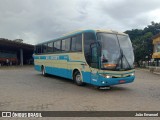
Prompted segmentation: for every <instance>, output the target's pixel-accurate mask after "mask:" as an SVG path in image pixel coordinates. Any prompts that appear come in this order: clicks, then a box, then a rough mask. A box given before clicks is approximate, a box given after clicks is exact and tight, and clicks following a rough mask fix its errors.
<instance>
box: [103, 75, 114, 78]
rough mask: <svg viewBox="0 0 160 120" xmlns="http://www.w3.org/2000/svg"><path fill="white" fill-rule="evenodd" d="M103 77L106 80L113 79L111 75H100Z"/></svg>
mask: <svg viewBox="0 0 160 120" xmlns="http://www.w3.org/2000/svg"><path fill="white" fill-rule="evenodd" d="M100 75H101V76H103V77H105V78H112V76H111V75H106V74H100Z"/></svg>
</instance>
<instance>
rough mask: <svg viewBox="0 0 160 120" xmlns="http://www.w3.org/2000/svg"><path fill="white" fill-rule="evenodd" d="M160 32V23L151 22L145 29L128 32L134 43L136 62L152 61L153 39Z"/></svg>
mask: <svg viewBox="0 0 160 120" xmlns="http://www.w3.org/2000/svg"><path fill="white" fill-rule="evenodd" d="M159 32H160V23H155V22H151V25H148V26H147V27H145V28H144V29H132V30H127V31H125V33H127V34H128V35H129V36H130V38H131V41H132V44H133V48H134V53H135V62H137V63H138V65H139V61H142V60H148V59H151V56H152V53H153V45H152V39H151V38H152V37H153V36H154V35H156V34H158V33H159Z"/></svg>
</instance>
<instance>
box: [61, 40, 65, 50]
mask: <svg viewBox="0 0 160 120" xmlns="http://www.w3.org/2000/svg"><path fill="white" fill-rule="evenodd" d="M65 46H66V40H62V51H66V49H65Z"/></svg>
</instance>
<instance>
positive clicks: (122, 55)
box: [116, 48, 131, 69]
mask: <svg viewBox="0 0 160 120" xmlns="http://www.w3.org/2000/svg"><path fill="white" fill-rule="evenodd" d="M120 53H121V55H120V57H119V58H118V62H117V63H118V65H119V62H120V60H121V69H123V57H124V58H125V60H126V62H127V64H128V66H129V69H131V65H130V64H129V62H128V60H127V58H126V56H125V55H124V53H123V50H122V48H120ZM118 65H117V67H118ZM117 67H116V68H117Z"/></svg>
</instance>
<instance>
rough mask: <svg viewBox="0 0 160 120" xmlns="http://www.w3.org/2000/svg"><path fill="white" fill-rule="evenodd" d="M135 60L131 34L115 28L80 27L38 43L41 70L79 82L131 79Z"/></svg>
mask: <svg viewBox="0 0 160 120" xmlns="http://www.w3.org/2000/svg"><path fill="white" fill-rule="evenodd" d="M133 63H134V53H133V48H132V44H131V41H130V38H129V36H128V35H127V34H125V33H120V32H116V31H112V30H79V31H76V32H73V33H70V34H67V35H64V36H62V37H60V38H57V39H53V40H50V41H47V42H43V43H40V44H37V45H35V53H34V67H35V69H36V70H37V71H40V72H41V73H42V75H44V76H46V74H51V75H56V76H60V77H64V78H68V79H71V80H74V81H75V83H76V84H77V85H84V84H85V83H87V84H92V85H94V86H98V87H104V86H112V85H117V84H125V83H131V82H133V81H134V79H135V70H134V65H133Z"/></svg>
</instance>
